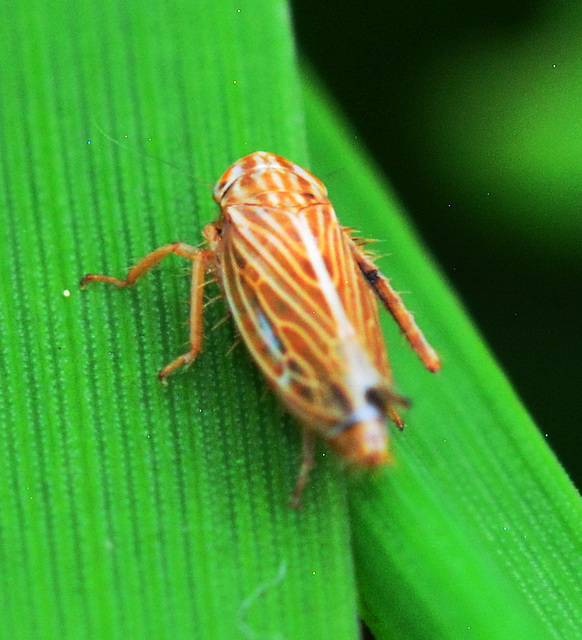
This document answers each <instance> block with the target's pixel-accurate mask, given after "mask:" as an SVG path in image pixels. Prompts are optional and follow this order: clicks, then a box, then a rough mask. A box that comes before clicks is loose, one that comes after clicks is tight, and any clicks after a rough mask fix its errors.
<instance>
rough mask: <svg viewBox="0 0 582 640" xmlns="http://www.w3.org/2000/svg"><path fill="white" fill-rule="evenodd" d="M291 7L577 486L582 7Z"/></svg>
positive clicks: (304, 46)
mask: <svg viewBox="0 0 582 640" xmlns="http://www.w3.org/2000/svg"><path fill="white" fill-rule="evenodd" d="M293 8H294V19H295V25H296V31H297V35H298V38H299V50H300V51H302V52H303V53H304V54H306V55H307V56H308V58H309V60H310V61H311V62H312V63H313V65H314V66H315V68H316V69H317V70H318V72H319V73H320V74H321V75H322V76H323V79H324V81H325V82H326V83H327V85H328V87H329V88H330V90H331V91H332V93H333V95H334V97H335V98H336V99H337V100H338V102H339V103H340V106H341V108H342V110H343V111H344V113H345V114H346V115H347V116H348V118H349V119H350V121H351V123H352V125H353V127H354V130H355V131H356V132H357V134H358V137H359V138H360V141H361V142H362V143H363V144H364V145H365V147H366V148H367V149H369V150H370V151H371V153H372V155H373V156H374V157H375V159H376V161H377V162H378V164H379V165H380V166H381V167H382V168H383V169H384V171H385V173H386V176H387V179H388V180H389V181H390V182H391V184H392V185H393V186H394V187H395V188H396V190H397V192H398V195H399V197H400V198H401V200H402V201H403V202H404V204H405V206H406V209H407V211H408V212H409V213H410V217H411V219H412V220H413V221H414V222H415V224H416V225H417V227H418V230H419V231H420V233H421V235H422V236H423V237H424V238H425V241H426V243H427V245H428V246H429V248H430V250H431V251H432V253H433V254H434V256H435V258H436V260H437V261H438V262H439V264H440V266H441V268H442V269H443V270H444V272H445V273H446V275H447V277H448V278H449V280H450V281H451V282H452V283H453V285H454V287H455V288H456V289H457V291H458V292H459V294H460V296H461V297H462V299H463V301H464V303H465V305H466V306H467V308H468V310H469V312H470V313H471V315H472V316H473V318H474V319H475V321H476V323H477V325H478V327H479V328H480V330H481V332H482V333H483V335H484V337H485V339H486V340H487V341H488V343H489V345H490V347H491V348H492V349H493V351H494V352H495V354H496V357H497V359H498V361H499V362H500V364H501V366H502V367H503V369H504V370H505V371H506V373H507V375H508V377H509V378H510V380H512V382H513V384H514V386H515V388H516V389H517V391H518V393H519V394H520V396H521V397H522V399H523V401H524V402H525V405H526V406H527V407H528V409H529V411H530V412H531V413H532V414H533V417H534V419H535V420H536V422H537V424H538V425H539V427H540V429H541V430H542V432H543V433H544V434H545V435H546V437H547V439H548V442H549V444H550V446H551V447H552V448H553V449H554V450H555V451H556V453H557V455H558V457H559V458H560V459H561V461H562V463H563V464H564V466H565V467H566V469H567V471H568V472H569V474H570V475H571V477H572V479H573V480H574V482H576V483H577V486H578V487H581V486H582V467H581V465H580V460H579V455H578V446H577V444H576V443H577V442H578V439H579V435H578V426H579V424H580V417H579V416H580V413H581V409H582V403H581V402H580V396H581V394H580V390H579V386H580V382H581V381H582V376H581V367H580V362H581V361H582V338H581V336H582V331H581V330H580V320H579V318H578V313H577V312H578V308H579V299H580V293H581V292H582V259H581V258H582V179H581V178H582V38H580V33H582V5H581V4H580V3H571V4H569V3H555V2H552V3H550V2H536V1H535V0H534V1H530V2H527V3H525V2H513V3H505V2H501V1H495V0H491V1H482V2H471V3H464V2H460V1H451V0H447V1H446V2H444V1H441V2H438V1H437V2H416V3H408V2H404V1H402V0H401V1H396V2H389V3H372V4H371V5H370V4H368V3H366V4H365V5H361V4H359V3H334V5H333V10H331V9H330V5H328V4H326V3H311V2H308V1H307V0H294V2H293ZM324 178H325V176H324ZM330 188H331V189H333V186H332V184H330ZM331 195H332V197H333V191H332V193H331ZM381 251H386V252H395V251H397V247H392V246H390V239H389V238H388V239H387V241H386V243H385V244H383V245H381ZM402 384H404V383H402Z"/></svg>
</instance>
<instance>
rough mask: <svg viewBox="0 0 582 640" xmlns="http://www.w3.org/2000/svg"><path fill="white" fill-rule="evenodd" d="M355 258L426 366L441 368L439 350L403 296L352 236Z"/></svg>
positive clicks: (433, 370)
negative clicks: (420, 326) (429, 339)
mask: <svg viewBox="0 0 582 640" xmlns="http://www.w3.org/2000/svg"><path fill="white" fill-rule="evenodd" d="M350 240H351V246H352V252H353V254H354V258H355V260H356V262H357V263H358V266H359V267H360V271H361V272H362V274H363V276H364V278H365V279H366V280H367V281H368V283H369V284H370V286H371V287H372V289H373V290H374V293H375V294H376V295H377V296H378V298H380V301H381V302H382V304H383V305H384V307H385V308H386V309H387V311H388V312H389V313H390V314H391V315H392V317H393V318H394V320H396V322H397V323H398V325H399V326H400V329H401V330H402V332H403V333H404V335H405V336H406V338H407V340H408V342H409V343H410V346H411V347H412V348H413V349H414V351H416V353H417V354H418V357H419V358H420V359H421V360H422V363H423V364H424V366H425V367H426V368H427V369H428V370H429V371H432V372H433V373H434V372H436V371H438V370H439V369H440V368H441V363H440V360H439V357H438V355H437V352H436V351H435V350H434V349H433V348H432V346H431V345H430V344H429V343H428V341H427V339H426V338H425V337H424V334H423V333H422V331H421V330H420V328H419V327H418V325H417V324H416V322H415V320H414V317H413V315H412V313H410V311H409V310H408V309H407V308H406V306H405V305H404V302H402V298H401V297H400V296H399V295H398V293H397V292H396V291H395V290H394V288H393V287H392V285H391V284H390V281H389V280H388V278H387V277H386V276H385V275H384V274H383V273H382V272H381V271H380V270H379V269H378V267H377V266H376V265H375V264H374V262H373V261H372V259H371V258H370V257H369V256H367V255H366V254H365V253H364V252H363V251H362V250H361V249H360V248H359V247H358V246H357V245H356V244H355V243H354V241H353V240H352V238H350Z"/></svg>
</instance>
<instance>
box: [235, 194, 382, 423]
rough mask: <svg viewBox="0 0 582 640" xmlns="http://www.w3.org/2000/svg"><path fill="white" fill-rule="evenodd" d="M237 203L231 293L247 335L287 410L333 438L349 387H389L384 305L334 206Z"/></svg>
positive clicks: (349, 405)
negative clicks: (354, 384)
mask: <svg viewBox="0 0 582 640" xmlns="http://www.w3.org/2000/svg"><path fill="white" fill-rule="evenodd" d="M307 205H308V206H306V207H304V208H300V209H299V208H297V207H290V208H288V209H286V208H285V207H269V206H248V205H244V204H237V205H231V206H229V207H228V211H227V212H225V213H226V215H227V217H228V220H229V223H228V224H226V225H224V228H223V234H222V245H223V246H222V279H223V287H224V290H225V293H226V296H227V299H228V302H229V305H230V308H231V310H232V312H233V315H234V318H235V321H236V323H237V326H238V328H239V331H240V333H241V334H242V337H243V339H244V341H245V343H246V344H247V347H248V348H249V350H250V352H251V354H252V355H253V357H254V359H255V360H256V362H257V363H258V365H259V366H260V368H261V369H262V371H263V373H264V374H265V376H266V377H267V379H268V380H269V381H270V383H271V385H272V387H273V388H274V390H275V391H276V392H277V394H278V395H279V397H280V398H281V400H282V401H283V403H284V404H285V405H286V406H287V408H288V409H289V410H290V411H291V412H292V413H294V414H295V415H296V416H297V417H299V418H300V419H301V420H303V421H304V422H306V423H308V424H310V425H312V426H315V427H316V428H317V427H319V428H320V430H321V431H322V432H324V433H325V431H326V430H327V429H330V428H332V426H333V425H334V424H338V423H341V422H342V421H343V420H345V418H346V416H347V415H349V414H350V412H351V411H353V406H352V405H353V403H352V402H351V400H350V393H351V392H352V389H351V388H350V381H352V382H353V380H354V378H356V379H358V381H359V382H358V384H359V383H360V382H361V383H362V384H366V385H368V386H378V385H381V386H385V387H389V370H388V362H387V356H386V349H385V347H384V344H383V341H382V334H381V330H380V325H379V321H378V310H377V304H376V300H375V298H374V296H373V294H372V291H371V289H370V288H369V285H368V284H367V283H366V282H365V280H364V278H363V276H362V274H361V273H360V271H359V268H358V266H357V264H356V262H355V260H354V259H353V254H352V249H351V246H350V243H352V242H353V241H352V239H351V238H350V236H349V234H348V233H347V232H346V231H344V230H342V228H341V227H340V225H339V224H338V222H337V219H336V216H335V212H334V211H333V208H332V206H331V204H330V203H329V202H325V203H319V204H312V205H310V204H309V203H307Z"/></svg>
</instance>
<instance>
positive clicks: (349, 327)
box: [81, 151, 440, 507]
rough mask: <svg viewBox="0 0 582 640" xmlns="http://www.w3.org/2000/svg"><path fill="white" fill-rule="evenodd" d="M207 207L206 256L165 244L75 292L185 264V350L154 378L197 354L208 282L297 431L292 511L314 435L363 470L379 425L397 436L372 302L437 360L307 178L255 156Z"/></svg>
mask: <svg viewBox="0 0 582 640" xmlns="http://www.w3.org/2000/svg"><path fill="white" fill-rule="evenodd" d="M214 199H215V200H216V202H217V203H218V205H219V207H220V215H219V217H218V219H217V220H216V221H215V222H212V223H210V224H208V225H207V226H206V227H205V228H204V231H203V235H204V238H205V240H206V246H205V248H201V249H200V248H196V247H193V246H191V245H189V244H185V243H183V242H174V243H171V244H167V245H164V246H163V247H160V248H159V249H156V250H155V251H152V252H151V253H149V254H148V255H147V256H145V257H144V258H143V259H142V260H140V261H139V262H138V263H137V264H136V265H135V266H134V267H132V268H131V269H130V270H129V272H128V274H127V277H126V278H125V279H124V280H123V279H120V278H115V277H112V276H106V275H96V274H87V275H86V276H85V277H84V278H83V279H82V280H81V286H84V285H86V284H87V283H89V282H109V283H111V284H114V285H116V286H118V287H127V286H130V285H132V284H134V283H135V282H136V281H137V280H138V279H139V278H140V277H141V276H142V275H144V274H145V273H146V272H147V271H148V270H149V269H151V268H152V267H153V266H154V265H155V264H157V263H158V262H159V261H160V260H162V259H163V258H165V257H166V256H168V255H170V254H176V255H179V256H182V257H184V258H187V259H188V260H190V261H191V263H192V283H191V297H190V349H189V350H188V352H187V353H185V354H183V355H181V356H179V357H178V358H176V359H175V360H174V361H173V362H171V363H170V364H168V365H166V366H165V367H164V368H163V369H162V370H161V371H160V372H159V374H158V375H159V377H160V379H162V380H163V379H165V378H166V377H167V376H168V375H169V374H170V373H172V372H173V371H174V370H175V369H177V368H179V367H181V366H182V365H186V364H189V363H190V362H192V361H193V360H194V359H195V358H196V356H197V355H198V353H199V351H200V349H201V345H202V309H203V288H204V283H205V280H206V275H207V274H210V276H211V279H214V280H216V281H218V283H219V285H220V287H221V289H222V292H223V294H224V297H225V298H226V303H227V306H228V309H229V310H230V313H231V315H232V317H233V319H234V322H235V324H236V327H237V329H238V331H239V333H240V335H241V337H242V339H243V341H244V343H245V344H246V346H247V348H248V349H249V351H250V353H251V355H252V357H253V359H254V360H255V362H256V363H257V365H258V366H259V368H260V369H261V371H262V372H263V374H264V375H265V377H266V379H267V381H268V382H269V385H270V386H271V388H272V389H273V390H274V392H275V393H276V395H277V396H278V398H279V400H280V401H281V402H282V404H283V405H284V406H285V407H286V408H287V410H288V411H289V412H290V413H291V414H292V415H293V416H295V418H296V419H297V420H298V421H299V423H300V425H301V426H302V434H303V447H302V462H301V467H300V471H299V475H298V478H297V482H296V485H295V490H294V492H293V496H292V500H291V502H292V505H293V506H295V507H297V506H299V502H300V497H301V493H302V491H303V489H304V487H305V485H306V483H307V479H308V476H309V472H310V470H311V469H312V467H313V464H314V461H313V449H314V438H315V437H316V436H319V437H321V438H322V439H323V440H325V442H326V443H327V445H328V446H329V447H330V448H331V449H333V450H334V451H335V452H336V453H337V454H338V455H339V456H341V458H343V459H344V460H346V461H347V462H348V463H352V464H354V465H358V466H362V467H368V468H373V467H377V466H379V465H384V464H386V463H389V462H390V461H391V455H390V451H389V447H388V434H387V430H386V421H387V419H388V418H389V419H391V420H392V421H393V422H394V423H395V424H396V426H397V427H399V428H400V429H402V428H403V421H402V418H401V417H400V414H399V413H398V407H399V406H406V405H407V401H406V400H405V399H404V398H403V397H402V396H400V395H398V394H397V393H396V392H395V390H394V386H393V383H392V376H391V372H390V367H389V364H388V356H387V352H386V346H385V344H384V340H383V337H382V331H381V329H380V323H379V319H378V305H377V299H379V300H380V302H381V303H382V304H383V305H384V307H386V309H387V310H388V311H389V312H390V313H391V314H392V316H393V318H394V319H395V320H396V322H397V323H398V325H399V326H400V328H401V330H402V332H403V333H404V335H405V336H406V338H407V339H408V341H409V343H410V346H411V347H412V348H413V349H414V351H416V353H417V354H418V356H419V357H420V359H421V361H422V363H423V364H424V366H425V367H426V368H427V369H429V370H430V371H433V372H435V371H438V370H439V368H440V362H439V358H438V356H437V354H436V352H435V350H434V349H433V348H432V347H431V346H430V344H429V343H428V342H427V340H426V339H425V338H424V336H423V334H422V332H421V331H420V329H419V328H418V326H417V325H416V323H415V321H414V318H413V316H412V314H411V313H410V312H409V311H408V310H407V309H406V307H405V306H404V303H403V302H402V300H401V298H400V296H399V295H398V293H396V291H394V289H393V288H392V286H391V285H390V282H389V281H388V279H387V278H386V277H385V276H384V275H383V274H382V273H381V272H380V271H379V270H378V268H377V267H376V265H375V264H374V262H373V260H372V258H371V257H370V255H368V254H367V253H366V252H365V250H364V249H363V248H362V243H361V242H358V240H357V239H355V238H353V237H352V234H351V232H350V230H349V229H347V228H345V227H342V226H341V225H340V223H339V222H338V219H337V217H336V213H335V211H334V208H333V206H332V204H331V202H330V201H329V199H328V197H327V190H326V188H325V187H324V185H323V184H322V183H321V182H320V181H319V180H318V179H317V178H316V177H315V176H313V175H312V174H311V173H309V172H308V171H306V170H305V169H303V168H302V167H300V166H298V165H296V164H294V163H293V162H291V161H289V160H286V159H285V158H282V157H281V156H278V155H275V154H273V153H266V152H263V151H256V152H255V153H251V154H249V155H247V156H245V157H244V158H241V159H240V160H238V161H237V162H235V163H234V164H233V165H232V166H231V167H230V168H229V169H227V171H226V172H225V173H224V174H223V176H222V177H221V178H220V179H219V181H218V183H217V184H216V186H215V188H214Z"/></svg>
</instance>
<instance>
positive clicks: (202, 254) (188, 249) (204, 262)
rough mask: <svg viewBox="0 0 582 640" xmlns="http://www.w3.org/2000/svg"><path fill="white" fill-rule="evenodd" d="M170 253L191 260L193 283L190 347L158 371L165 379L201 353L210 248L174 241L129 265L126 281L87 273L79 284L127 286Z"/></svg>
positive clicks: (191, 292)
mask: <svg viewBox="0 0 582 640" xmlns="http://www.w3.org/2000/svg"><path fill="white" fill-rule="evenodd" d="M172 254H175V255H178V256H182V257H183V258H187V259H188V260H190V261H191V262H192V283H191V288H190V350H189V351H188V352H187V353H185V354H183V355H181V356H180V357H178V358H176V359H175V360H174V361H172V362H170V364H168V365H166V366H165V367H163V368H162V369H161V370H160V372H159V373H158V377H159V378H160V380H163V379H164V378H166V377H167V376H168V375H169V374H170V373H172V371H174V370H175V369H177V368H178V367H181V366H182V365H185V364H189V363H190V362H192V361H193V360H194V358H196V356H197V355H198V353H199V352H200V349H201V345H202V309H203V304H202V296H203V289H204V275H205V273H206V270H207V269H208V266H209V264H210V261H211V260H212V257H213V253H212V251H211V250H210V249H197V248H196V247H192V246H191V245H189V244H186V243H184V242H173V243H171V244H166V245H164V246H163V247H160V248H159V249H156V250H155V251H152V252H151V253H148V255H147V256H145V257H144V258H142V259H141V260H140V261H139V262H138V263H137V264H136V265H134V266H133V267H131V269H130V270H129V271H128V272H127V277H126V278H125V280H123V279H121V278H116V277H114V276H106V275H99V274H94V273H88V274H87V275H86V276H84V277H83V278H82V279H81V283H80V284H81V287H84V286H85V285H86V284H88V283H89V282H107V283H110V284H114V285H115V286H117V287H129V286H131V285H132V284H135V283H136V282H137V280H139V279H140V278H141V277H142V276H143V275H144V274H145V273H147V272H148V271H149V270H150V269H151V268H152V267H153V266H155V265H156V264H157V263H158V262H160V260H163V259H164V258H165V257H166V256H169V255H172Z"/></svg>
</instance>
